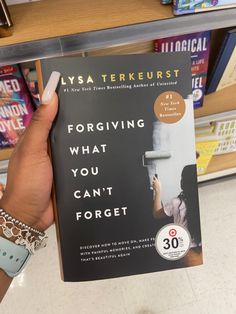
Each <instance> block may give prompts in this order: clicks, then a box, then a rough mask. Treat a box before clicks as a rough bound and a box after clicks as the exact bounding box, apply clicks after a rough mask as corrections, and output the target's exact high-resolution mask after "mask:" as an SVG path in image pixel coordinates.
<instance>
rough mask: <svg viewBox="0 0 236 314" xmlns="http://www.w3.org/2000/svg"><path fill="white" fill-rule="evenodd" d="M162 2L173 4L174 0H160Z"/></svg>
mask: <svg viewBox="0 0 236 314" xmlns="http://www.w3.org/2000/svg"><path fill="white" fill-rule="evenodd" d="M160 1H161V4H172V3H173V0H160Z"/></svg>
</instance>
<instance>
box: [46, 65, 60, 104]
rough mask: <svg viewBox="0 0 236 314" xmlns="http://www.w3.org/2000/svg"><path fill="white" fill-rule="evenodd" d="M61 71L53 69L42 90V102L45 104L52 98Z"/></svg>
mask: <svg viewBox="0 0 236 314" xmlns="http://www.w3.org/2000/svg"><path fill="white" fill-rule="evenodd" d="M60 76H61V73H60V72H57V71H53V72H52V74H51V75H50V78H49V80H48V82H47V85H46V87H45V89H44V91H43V95H42V104H44V105H47V104H49V103H50V101H51V100H52V97H53V94H54V93H55V90H56V88H57V85H58V82H59V79H60Z"/></svg>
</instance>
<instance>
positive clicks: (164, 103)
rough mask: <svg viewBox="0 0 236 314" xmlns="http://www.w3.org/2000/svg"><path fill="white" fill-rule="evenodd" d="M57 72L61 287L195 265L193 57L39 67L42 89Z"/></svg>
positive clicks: (66, 61)
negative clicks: (58, 84)
mask: <svg viewBox="0 0 236 314" xmlns="http://www.w3.org/2000/svg"><path fill="white" fill-rule="evenodd" d="M54 70H56V71H59V72H60V73H61V83H60V86H59V87H58V95H59V112H58V115H57V119H56V121H55V123H54V125H53V128H52V131H51V136H50V146H51V156H52V164H53V170H54V186H55V189H54V190H55V194H54V196H55V204H54V205H55V212H56V221H57V232H58V238H59V249H60V257H61V266H62V276H63V279H64V280H65V281H86V280H95V279H105V278H112V277H119V276H128V275H134V274H141V273H148V272H155V271H162V270H167V269H174V268H180V267H188V266H194V265H199V264H201V263H202V249H201V232H200V218H199V203H198V190H197V175H196V154H195V144H194V142H195V140H194V121H193V104H192V95H191V82H190V81H191V80H188V79H186V78H188V77H189V78H190V77H191V65H190V56H189V53H186V52H185V53H169V54H144V55H125V56H105V57H86V58H79V57H65V58H56V59H48V60H42V61H41V71H42V75H43V83H44V84H45V83H46V82H47V80H48V78H49V76H50V74H51V72H52V71H54ZM160 185H161V186H162V188H161V191H158V190H159V187H160ZM160 204H161V205H160ZM180 208H181V211H183V216H182V218H181V219H182V220H181V221H180V220H179V218H180V214H179V213H180Z"/></svg>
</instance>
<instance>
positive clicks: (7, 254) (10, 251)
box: [0, 236, 31, 277]
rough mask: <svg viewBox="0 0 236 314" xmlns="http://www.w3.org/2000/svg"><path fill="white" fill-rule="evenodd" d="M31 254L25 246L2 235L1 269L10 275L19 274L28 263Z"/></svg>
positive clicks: (0, 242) (0, 248)
mask: <svg viewBox="0 0 236 314" xmlns="http://www.w3.org/2000/svg"><path fill="white" fill-rule="evenodd" d="M30 256H31V254H30V252H29V251H28V250H27V249H26V248H25V247H24V246H22V245H17V244H15V243H13V242H11V241H9V240H7V239H5V238H3V237H1V236H0V269H2V270H3V271H4V272H5V273H6V274H7V275H8V276H10V277H15V276H17V275H18V274H19V273H20V272H21V271H22V269H23V268H24V267H25V265H26V264H27V261H28V260H29V258H30Z"/></svg>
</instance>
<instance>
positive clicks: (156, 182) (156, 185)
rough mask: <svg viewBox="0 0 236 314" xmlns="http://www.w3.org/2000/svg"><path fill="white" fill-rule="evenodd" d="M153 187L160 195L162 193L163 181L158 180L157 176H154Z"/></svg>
mask: <svg viewBox="0 0 236 314" xmlns="http://www.w3.org/2000/svg"><path fill="white" fill-rule="evenodd" d="M152 187H153V190H154V191H155V192H156V193H157V194H158V195H160V194H161V181H160V180H158V179H157V178H156V177H155V176H154V177H153V181H152Z"/></svg>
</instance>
